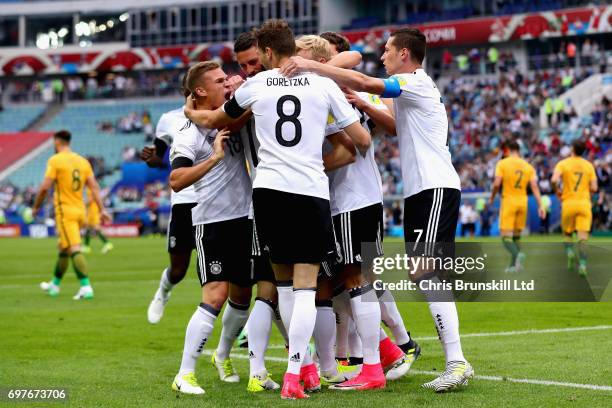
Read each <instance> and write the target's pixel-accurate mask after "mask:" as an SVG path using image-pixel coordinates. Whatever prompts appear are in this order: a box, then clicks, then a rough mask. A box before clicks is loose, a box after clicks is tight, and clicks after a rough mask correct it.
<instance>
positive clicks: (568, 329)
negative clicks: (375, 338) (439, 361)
mask: <svg viewBox="0 0 612 408" xmlns="http://www.w3.org/2000/svg"><path fill="white" fill-rule="evenodd" d="M610 329H612V325H601V326H581V327H561V328H555V329H531V330H515V331H502V332H490V333H466V334H462V335H461V338H462V339H464V338H470V337H498V336H499V337H503V336H520V335H523V334H547V333H568V332H579V331H591V330H610ZM414 339H415V340H418V341H433V340H438V337H437V336H432V337H415V338H414ZM268 348H269V349H284V348H285V345H284V344H275V345H272V346H269V347H268Z"/></svg>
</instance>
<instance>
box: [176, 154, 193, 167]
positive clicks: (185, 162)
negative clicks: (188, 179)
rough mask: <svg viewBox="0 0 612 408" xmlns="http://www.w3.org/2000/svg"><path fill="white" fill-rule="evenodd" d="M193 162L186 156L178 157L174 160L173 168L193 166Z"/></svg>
mask: <svg viewBox="0 0 612 408" xmlns="http://www.w3.org/2000/svg"><path fill="white" fill-rule="evenodd" d="M191 166H193V162H192V161H191V160H190V159H188V158H186V157H182V156H181V157H177V158H176V159H174V160H172V170H176V169H180V168H181V167H191Z"/></svg>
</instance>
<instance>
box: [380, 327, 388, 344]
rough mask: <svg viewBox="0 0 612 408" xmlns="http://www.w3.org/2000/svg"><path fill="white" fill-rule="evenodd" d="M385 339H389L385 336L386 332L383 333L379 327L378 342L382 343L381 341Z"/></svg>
mask: <svg viewBox="0 0 612 408" xmlns="http://www.w3.org/2000/svg"><path fill="white" fill-rule="evenodd" d="M387 337H389V336H387V332H385V331H384V330H383V328H382V327H381V328H380V333H379V340H380V341H383V340H384V339H386V338H387Z"/></svg>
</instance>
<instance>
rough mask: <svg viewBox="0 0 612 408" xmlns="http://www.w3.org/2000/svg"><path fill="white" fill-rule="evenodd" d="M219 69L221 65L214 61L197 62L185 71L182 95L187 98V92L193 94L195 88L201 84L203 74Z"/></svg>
mask: <svg viewBox="0 0 612 408" xmlns="http://www.w3.org/2000/svg"><path fill="white" fill-rule="evenodd" d="M217 68H221V65H219V63H217V62H215V61H202V62H198V63H197V64H195V65H194V66H192V67H191V68H189V71H187V74H185V83H184V91H183V93H184V94H186V95H187V96H189V94H187V92H189V93H193V92H195V89H196V87H198V86H199V85H201V84H202V78H203V75H204V74H205V73H207V72H208V71H212V70H214V69H217Z"/></svg>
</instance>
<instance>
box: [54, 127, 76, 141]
mask: <svg viewBox="0 0 612 408" xmlns="http://www.w3.org/2000/svg"><path fill="white" fill-rule="evenodd" d="M53 138H54V139H59V140H63V141H64V142H66V143H70V140H71V139H72V135H71V134H70V132H69V131H67V130H66V129H62V130H60V131H58V132H55V134H54V135H53Z"/></svg>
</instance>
